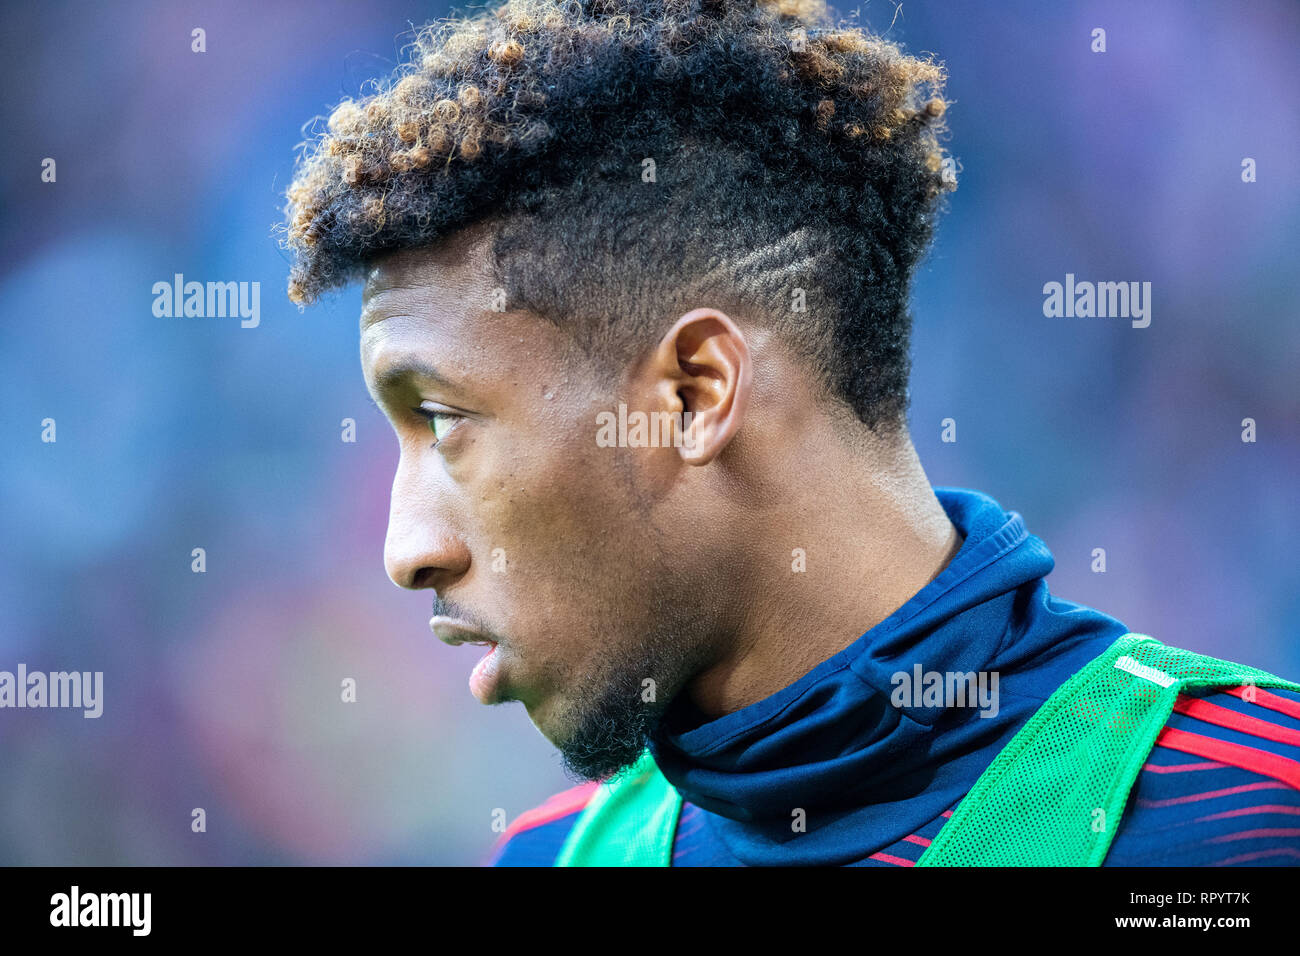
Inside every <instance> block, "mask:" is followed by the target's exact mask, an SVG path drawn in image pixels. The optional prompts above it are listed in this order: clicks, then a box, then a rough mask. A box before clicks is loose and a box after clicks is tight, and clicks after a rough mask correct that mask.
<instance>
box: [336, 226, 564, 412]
mask: <svg viewBox="0 0 1300 956" xmlns="http://www.w3.org/2000/svg"><path fill="white" fill-rule="evenodd" d="M489 252H490V245H489V244H488V239H487V237H485V235H484V234H483V233H481V232H479V233H477V234H476V235H468V236H467V235H466V234H463V233H462V234H461V235H459V236H457V237H456V238H455V239H453V240H449V241H447V242H444V243H442V244H439V245H437V246H431V247H424V248H421V249H411V250H402V251H400V252H395V253H392V254H390V255H388V256H385V257H383V258H381V259H378V260H376V261H375V262H374V263H372V265H371V267H370V268H369V270H368V272H367V274H366V282H365V287H364V290H363V293H362V307H361V361H362V366H363V370H364V371H365V374H366V378H367V381H368V384H370V383H378V381H379V380H381V379H383V378H384V376H385V373H386V372H389V371H391V370H393V369H396V368H402V367H406V366H409V365H411V364H418V365H421V366H423V367H426V368H427V367H433V366H436V367H437V369H438V370H439V372H440V373H441V375H442V377H443V378H445V379H447V380H454V381H456V382H457V384H463V383H470V382H472V383H473V384H474V385H476V386H478V387H490V386H491V384H492V383H494V382H507V383H509V382H514V383H520V382H521V380H522V379H531V378H533V377H535V376H538V375H541V376H551V375H553V374H554V372H555V370H556V369H558V368H561V367H565V366H567V365H568V364H569V362H568V361H567V359H568V358H569V356H568V353H569V351H570V349H571V348H572V345H573V343H572V341H570V340H569V338H568V336H567V335H565V334H564V333H562V332H561V331H560V330H559V329H558V328H557V327H556V325H555V324H554V323H551V322H548V321H546V320H545V319H543V318H541V317H540V316H537V315H534V314H533V313H531V312H528V311H523V310H511V311H506V312H500V311H497V309H496V308H494V305H497V304H498V303H496V302H494V297H495V296H496V295H497V294H498V293H499V291H500V290H498V289H497V285H498V283H497V280H496V278H495V276H494V275H493V272H492V270H491V265H490V263H491V260H490V258H489Z"/></svg>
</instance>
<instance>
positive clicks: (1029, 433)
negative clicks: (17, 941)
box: [0, 0, 1300, 864]
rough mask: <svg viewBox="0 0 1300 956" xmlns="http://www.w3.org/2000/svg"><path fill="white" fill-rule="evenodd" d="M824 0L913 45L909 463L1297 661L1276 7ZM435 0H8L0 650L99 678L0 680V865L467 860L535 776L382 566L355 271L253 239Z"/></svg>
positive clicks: (1212, 640) (379, 466) (518, 722)
mask: <svg viewBox="0 0 1300 956" xmlns="http://www.w3.org/2000/svg"><path fill="white" fill-rule="evenodd" d="M836 9H837V10H838V11H839V12H840V13H841V14H842V15H843V16H844V17H845V19H846V20H848V21H850V22H863V23H865V24H867V25H868V26H870V27H872V28H873V29H874V30H876V31H881V32H886V33H887V35H888V36H890V37H891V38H894V39H897V40H899V41H901V42H902V43H904V44H905V46H906V47H907V49H908V50H909V51H911V52H932V53H934V54H935V55H936V56H937V57H939V58H940V59H942V60H943V61H945V62H946V64H947V66H948V70H949V73H950V81H949V86H948V93H949V96H950V97H951V98H952V99H953V100H954V101H955V103H954V106H953V108H952V109H951V111H950V113H949V119H950V126H951V130H952V136H951V139H950V140H949V146H950V148H951V150H952V151H953V153H954V154H955V155H956V156H957V157H958V158H959V160H960V163H961V171H960V174H959V188H958V189H957V191H956V192H955V193H954V194H953V196H952V198H951V200H950V203H949V206H950V208H949V210H948V212H947V213H946V214H945V216H944V218H943V220H942V221H941V223H940V227H939V238H938V242H937V244H936V246H935V248H934V251H933V253H932V255H931V256H930V257H929V259H928V260H927V261H926V262H925V264H924V266H923V267H922V270H921V272H920V274H919V276H918V279H917V289H916V295H915V300H914V301H915V320H916V329H915V335H914V343H913V353H914V372H913V379H912V396H913V397H912V433H913V437H914V440H915V442H916V444H917V447H918V449H919V451H920V454H921V457H922V461H923V463H924V464H925V466H926V469H927V471H928V474H929V476H930V478H931V481H932V482H933V483H934V484H936V485H941V486H960V487H969V488H976V489H979V490H981V491H984V492H986V493H988V494H990V495H992V496H993V497H994V498H996V499H997V500H998V501H1000V502H1001V503H1002V505H1003V506H1004V507H1006V508H1008V509H1010V510H1015V511H1018V512H1020V513H1021V514H1022V515H1024V517H1025V519H1026V521H1027V523H1028V526H1029V528H1030V530H1031V531H1032V532H1034V533H1036V534H1037V535H1039V536H1040V537H1042V538H1043V539H1044V540H1045V541H1046V543H1047V545H1048V546H1049V548H1050V549H1051V550H1052V552H1053V554H1054V555H1055V557H1056V562H1057V564H1056V569H1055V571H1054V572H1053V573H1052V575H1051V576H1050V577H1049V579H1048V581H1049V585H1050V586H1051V588H1052V590H1053V593H1055V594H1056V595H1058V596H1060V597H1063V598H1067V599H1070V600H1075V601H1079V602H1081V603H1085V604H1090V605H1093V606H1096V607H1099V608H1100V609H1102V610H1104V611H1106V612H1108V613H1110V614H1113V615H1114V616H1116V617H1118V618H1120V619H1121V620H1122V621H1124V622H1125V623H1126V624H1127V625H1128V626H1129V627H1130V629H1132V630H1137V631H1141V632H1143V633H1147V634H1152V635H1154V636H1156V637H1158V638H1160V639H1162V640H1164V641H1166V642H1168V643H1171V644H1178V645H1181V646H1185V647H1189V648H1192V649H1195V650H1198V651H1202V652H1206V653H1211V654H1216V655H1218V656H1224V657H1229V658H1231V659H1235V660H1239V661H1242V662H1244V663H1248V664H1252V665H1255V666H1259V667H1263V668H1265V669H1268V670H1272V671H1274V672H1279V673H1281V674H1283V675H1285V676H1289V677H1291V678H1297V677H1300V641H1298V640H1297V637H1298V636H1300V630H1298V629H1297V624H1296V620H1297V618H1298V617H1300V592H1298V591H1297V587H1296V583H1297V561H1296V537H1297V532H1298V531H1300V496H1298V495H1297V491H1296V478H1297V472H1298V470H1300V469H1298V466H1300V389H1297V367H1298V366H1300V363H1298V361H1297V359H1298V358H1300V322H1298V321H1297V318H1298V317H1300V278H1298V277H1297V270H1296V263H1297V258H1298V257H1297V252H1298V241H1297V240H1298V237H1300V202H1297V199H1300V176H1298V175H1297V171H1298V170H1297V160H1298V158H1300V91H1298V88H1297V87H1298V84H1297V67H1296V50H1297V49H1298V48H1300V42H1298V41H1300V6H1297V5H1296V4H1295V3H1293V2H1291V0H1277V2H1256V3H1250V4H1236V3H1231V2H1227V0H1219V2H1204V3H1183V2H1173V0H1157V2H1147V3H1142V4H1127V3H1123V2H1113V3H1075V4H1069V5H1048V4H1042V3H1038V2H1031V0H1021V2H992V3H989V2H961V3H957V2H951V0H943V2H938V0H918V2H909V3H906V4H904V5H903V7H902V8H901V9H896V8H895V6H894V5H892V4H890V3H882V2H877V3H864V4H862V5H861V6H860V7H855V8H848V7H847V6H844V5H840V6H838V7H837V8H836ZM446 13H447V7H446V6H445V5H444V4H440V3H437V2H435V3H410V2H393V0H366V2H356V0H348V2H342V0H333V2H322V0H312V2H306V0H294V2H290V0H278V2H276V3H273V4H269V3H252V2H222V3H215V2H213V3H197V2H176V3H145V2H120V3H112V4H96V3H89V2H79V3H61V2H45V3H41V4H30V5H11V6H9V7H7V8H6V11H5V29H4V32H3V37H2V38H0V48H2V49H3V55H2V56H0V70H3V72H4V83H3V94H0V95H2V96H3V102H4V110H3V115H4V119H3V128H4V131H5V138H4V139H5V150H4V162H3V163H0V251H2V259H0V308H2V309H3V322H2V323H0V424H2V426H3V445H2V446H0V447H2V450H0V456H2V460H3V467H2V468H0V501H3V506H2V507H0V541H2V542H3V544H2V545H0V670H10V671H12V670H14V669H15V667H16V665H17V664H18V663H19V662H22V663H25V664H26V665H27V667H28V668H29V669H32V670H45V671H55V670H81V671H87V670H88V671H97V670H98V671H103V672H104V675H105V676H104V681H105V703H104V715H103V716H102V717H101V718H99V719H98V720H88V719H84V718H83V717H82V716H81V714H80V712H79V711H60V710H43V711H42V710H4V711H0V863H4V864H118V863H122V864H235V863H251V864H272V863H290V864H293V863H325V864H336V863H338V864H416V863H449V864H473V863H477V862H480V861H481V860H483V859H484V858H485V857H486V855H487V853H488V851H489V850H490V848H491V845H492V843H493V841H494V840H495V838H496V836H497V834H496V833H495V832H493V830H492V815H491V814H492V810H493V809H495V808H500V809H502V810H504V811H505V813H506V816H507V818H508V819H513V818H514V817H515V816H516V815H517V814H519V813H520V812H522V811H523V810H525V809H528V808H529V807H531V806H534V805H536V804H537V803H538V802H540V801H541V800H543V799H544V798H545V797H547V796H548V795H549V794H551V793H553V792H555V791H557V790H560V789H563V788H565V787H567V786H569V785H571V784H570V782H569V781H568V780H567V779H566V778H565V777H564V776H563V775H562V774H561V772H560V768H559V761H558V757H557V755H556V754H555V752H554V750H553V748H552V747H551V746H550V745H549V744H548V743H547V742H546V741H545V740H544V739H543V738H542V737H541V736H540V735H539V734H538V733H537V732H536V731H535V730H534V729H533V727H532V725H531V724H530V723H529V721H528V717H527V714H526V713H525V711H524V710H523V708H522V707H521V706H518V705H507V706H504V707H496V708H485V707H482V706H480V705H479V704H478V703H476V702H475V701H474V699H473V698H472V697H471V695H470V694H469V692H468V690H467V688H466V679H467V677H468V673H469V670H470V667H471V666H472V663H473V660H474V659H475V657H476V656H477V655H476V654H475V653H474V651H473V650H472V649H460V650H452V649H449V648H447V647H445V646H443V645H442V644H441V643H439V642H437V641H435V640H434V638H433V636H432V635H431V634H430V633H429V630H428V627H427V623H426V622H427V619H428V615H429V598H428V595H427V594H411V593H406V592H401V591H398V590H397V589H395V588H394V586H393V585H392V584H391V583H390V582H389V581H388V579H387V577H386V576H385V574H384V569H383V565H382V547H383V539H384V531H385V524H386V520H387V508H388V490H389V483H390V480H391V477H392V472H393V468H394V466H395V463H396V460H397V447H396V442H395V440H394V438H393V436H392V433H391V431H390V430H389V427H388V426H387V424H386V423H385V422H384V420H383V419H382V417H381V416H380V415H379V413H378V411H377V410H376V409H375V408H374V407H373V406H372V405H371V403H370V402H369V400H368V397H367V395H366V392H365V389H364V386H363V383H362V379H361V374H360V367H359V362H358V357H357V314H358V308H359V300H360V294H359V291H358V290H357V289H356V288H353V289H351V290H349V291H347V292H344V293H341V294H339V295H336V296H333V297H331V298H330V299H329V300H328V301H326V302H324V303H323V304H321V305H319V306H316V307H313V308H311V309H309V310H307V311H306V312H300V311H299V310H298V309H297V307H295V306H293V305H291V304H290V303H289V302H288V300H287V299H286V298H285V296H284V288H285V276H286V271H287V264H286V259H285V255H284V253H283V252H282V251H281V250H280V249H279V248H278V246H277V244H276V241H275V239H274V237H273V236H272V233H271V230H272V227H273V225H275V224H276V223H277V222H278V221H279V217H280V212H279V209H280V206H281V203H282V194H283V190H284V187H285V184H286V182H287V179H288V177H289V175H290V172H291V169H292V160H293V156H294V151H295V146H296V144H297V143H298V142H300V140H301V139H302V126H303V124H304V123H305V122H306V121H307V120H309V119H310V118H311V117H313V116H315V115H317V114H323V113H325V112H327V111H328V109H329V108H330V107H331V106H332V105H333V104H334V103H336V102H337V101H338V100H339V99H340V98H342V97H344V96H347V95H354V94H357V93H358V92H360V91H361V90H362V85H363V84H364V83H365V81H367V80H369V79H372V78H374V77H377V76H381V75H384V74H386V73H387V72H389V71H390V70H391V69H392V67H393V66H394V65H395V64H396V63H397V62H398V59H399V57H400V51H401V49H402V47H403V46H404V45H405V43H406V42H407V41H408V40H409V39H410V36H409V31H410V29H411V28H412V26H419V25H421V24H422V23H424V22H427V21H428V20H430V19H432V18H435V17H438V16H442V15H445V14H446ZM195 27H202V28H203V29H204V30H205V31H206V43H207V51H206V53H202V54H196V53H193V52H191V30H192V29H194V28H195ZM1097 27H1101V28H1104V29H1105V30H1106V36H1107V41H1106V42H1107V51H1106V52H1105V53H1104V54H1099V53H1094V52H1092V50H1091V49H1090V47H1091V45H1092V31H1093V29H1094V28H1097ZM46 157H52V158H55V159H56V161H57V182H55V183H43V182H42V181H41V178H40V173H41V162H42V160H43V159H44V158H46ZM1246 157H1250V158H1253V159H1254V160H1255V161H1256V165H1257V171H1258V172H1257V176H1258V181H1257V182H1254V183H1243V182H1242V179H1241V163H1242V160H1243V159H1244V158H1246ZM175 273H182V274H184V275H185V276H186V277H187V278H188V279H197V280H200V281H207V280H221V281H231V280H235V281H258V282H260V283H261V288H262V295H261V324H260V326H259V327H258V328H256V329H243V328H240V326H239V322H238V320H232V319H188V320H187V319H179V320H178V319H161V318H156V317H155V316H154V315H153V313H152V309H151V306H152V302H153V295H152V292H151V289H152V286H153V283H155V282H157V281H168V282H169V281H171V277H172V276H173V275H174V274H175ZM1066 273H1074V274H1075V275H1076V277H1077V278H1078V279H1080V280H1084V279H1087V280H1093V281H1097V280H1115V281H1127V280H1137V281H1149V282H1151V284H1152V290H1153V291H1152V306H1153V308H1152V321H1151V325H1150V327H1149V328H1146V329H1134V328H1132V327H1131V326H1130V324H1129V322H1127V321H1126V320H1123V319H1103V318H1092V319H1077V318H1076V319H1064V318H1047V317H1045V316H1044V315H1043V310H1042V305H1043V292H1042V287H1043V284H1044V283H1046V282H1050V281H1058V282H1060V281H1063V280H1064V277H1065V275H1066ZM45 418H53V419H55V420H56V421H57V429H58V432H57V437H58V440H57V442H56V443H54V444H46V443H42V442H41V440H40V430H41V426H40V423H41V421H42V419H45ZM344 418H353V419H355V420H356V422H357V441H356V442H355V443H354V444H347V443H344V442H342V441H341V440H340V432H341V426H340V423H341V421H342V420H343V419H344ZM945 418H953V419H955V420H956V422H957V438H958V440H957V441H956V442H955V443H945V442H943V441H941V440H940V432H941V425H940V423H941V422H942V420H943V419H945ZM1244 418H1253V419H1255V421H1256V422H1257V429H1258V441H1257V442H1256V443H1254V444H1247V443H1243V442H1242V441H1241V430H1242V429H1241V422H1242V419H1244ZM196 547H202V548H204V549H205V550H206V554H207V570H206V572H205V573H203V574H195V573H192V571H191V551H192V549H193V548H196ZM1098 547H1102V548H1105V549H1106V553H1107V567H1108V570H1107V572H1106V573H1105V574H1097V573H1093V571H1092V570H1091V564H1092V552H1093V549H1094V548H1098ZM343 676H351V677H354V678H356V680H357V683H358V701H357V703H356V704H355V705H351V706H341V705H340V703H339V686H340V684H339V682H340V679H341V677H343ZM196 807H202V808H204V810H205V811H206V817H207V830H206V832H205V833H194V832H192V831H191V810H192V809H193V808H196Z"/></svg>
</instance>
